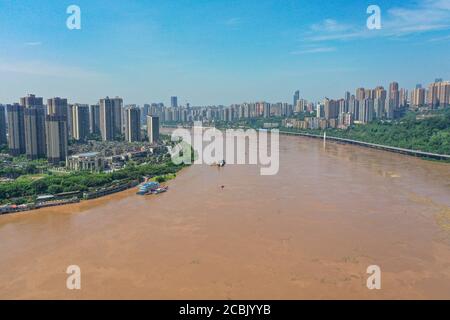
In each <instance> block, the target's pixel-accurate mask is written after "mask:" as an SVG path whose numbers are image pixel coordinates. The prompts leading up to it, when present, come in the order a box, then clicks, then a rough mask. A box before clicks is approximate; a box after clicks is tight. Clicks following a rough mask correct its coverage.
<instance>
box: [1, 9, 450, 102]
mask: <svg viewBox="0 0 450 320" xmlns="http://www.w3.org/2000/svg"><path fill="white" fill-rule="evenodd" d="M69 4H71V3H66V2H61V3H51V2H47V1H46V2H40V3H36V2H33V1H22V2H21V3H16V2H13V1H5V0H1V1H0V9H1V10H0V17H1V19H0V36H1V37H2V39H3V43H4V45H3V47H2V50H1V51H0V59H1V61H2V62H1V63H0V71H1V73H2V75H3V77H1V79H0V86H1V87H2V88H3V90H2V91H1V92H0V102H1V103H4V104H7V103H13V102H14V101H16V97H18V96H22V95H23V92H24V91H25V92H35V93H36V94H39V95H40V96H45V97H53V96H58V95H59V96H63V97H67V98H68V100H69V101H73V102H80V103H88V104H93V103H97V101H98V96H107V95H111V92H113V93H114V94H117V95H119V96H120V97H122V98H123V99H124V101H127V102H130V103H134V104H139V105H143V104H144V103H148V102H149V101H154V102H157V101H163V102H164V104H165V105H170V97H172V96H177V97H178V104H180V105H185V104H186V103H187V102H189V103H191V104H192V105H211V104H224V105H227V104H232V103H236V102H237V101H257V100H260V99H261V98H264V99H267V100H269V101H274V102H275V101H292V93H293V92H294V91H295V90H298V89H299V90H300V94H301V97H303V98H306V99H308V100H312V101H320V100H322V99H323V98H324V97H325V96H327V97H341V96H342V94H343V93H344V92H345V91H346V90H348V88H357V87H376V86H377V85H383V86H384V87H385V88H386V87H387V86H388V84H389V83H388V82H385V79H395V80H396V81H398V82H399V83H400V84H401V86H402V87H404V88H408V89H409V90H411V89H413V88H414V87H415V85H416V83H422V84H423V85H424V86H427V85H428V83H431V82H433V81H434V79H435V78H444V79H448V78H449V74H450V62H449V60H448V59H446V52H447V51H448V49H450V44H449V41H448V40H449V38H450V34H449V28H450V24H449V23H448V21H449V19H450V5H449V3H448V2H447V1H443V0H421V1H408V2H405V1H377V3H376V4H377V5H378V6H379V7H380V8H381V15H382V28H381V29H380V30H368V29H367V28H366V19H367V17H368V16H369V15H368V14H367V13H366V9H367V7H368V5H369V4H371V3H369V2H365V1H348V2H345V3H324V4H322V3H321V4H317V3H314V2H306V1H286V2H284V3H283V5H280V3H279V2H278V1H277V2H275V1H258V2H256V1H247V2H245V3H241V2H239V3H238V2H229V1H227V2H225V1H217V2H214V3H208V2H198V3H194V4H189V5H188V4H187V3H184V2H178V3H166V2H162V1H155V2H152V4H148V3H147V4H143V3H139V2H137V1H136V2H134V1H133V2H132V1H130V2H127V3H126V4H123V3H118V2H109V3H108V6H102V4H101V3H92V2H88V1H77V3H76V5H78V6H79V7H80V8H81V19H82V20H81V21H82V27H81V30H69V29H67V28H66V26H65V22H66V19H67V17H68V15H67V14H66V8H67V6H68V5H69ZM275 8H276V10H274V9H275ZM318 17H320V18H318ZM132 34H139V37H134V36H131V37H130V35H132ZM269 40H270V41H269ZM94 53H95V54H94ZM414 66H415V67H414Z"/></svg>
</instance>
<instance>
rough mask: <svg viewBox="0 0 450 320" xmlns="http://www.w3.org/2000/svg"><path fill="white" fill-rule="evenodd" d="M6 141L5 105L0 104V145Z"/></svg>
mask: <svg viewBox="0 0 450 320" xmlns="http://www.w3.org/2000/svg"><path fill="white" fill-rule="evenodd" d="M7 143H8V140H7V139H6V109H5V106H4V105H2V104H0V145H5V144H7Z"/></svg>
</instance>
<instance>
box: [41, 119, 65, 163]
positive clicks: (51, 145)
mask: <svg viewBox="0 0 450 320" xmlns="http://www.w3.org/2000/svg"><path fill="white" fill-rule="evenodd" d="M45 134H46V138H47V143H46V146H47V160H48V162H50V163H52V164H59V163H60V162H62V161H66V157H67V140H68V137H67V117H66V116H62V115H61V116H60V115H47V116H46V119H45Z"/></svg>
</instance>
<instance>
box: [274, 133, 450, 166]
mask: <svg viewBox="0 0 450 320" xmlns="http://www.w3.org/2000/svg"><path fill="white" fill-rule="evenodd" d="M280 133H282V134H289V135H299V136H305V137H311V138H316V139H323V136H321V135H318V134H312V133H305V132H291V131H283V130H280ZM326 139H327V140H334V141H338V142H343V143H350V144H356V145H360V146H364V147H369V148H373V149H380V150H386V151H390V152H396V153H401V154H407V155H410V156H414V157H426V158H432V159H438V160H450V155H447V154H438V153H432V152H424V151H419V150H411V149H405V148H397V147H391V146H385V145H382V144H376V143H370V142H363V141H358V140H352V139H345V138H338V137H332V136H326Z"/></svg>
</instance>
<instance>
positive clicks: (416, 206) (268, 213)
mask: <svg viewBox="0 0 450 320" xmlns="http://www.w3.org/2000/svg"><path fill="white" fill-rule="evenodd" d="M169 186H170V189H169V192H167V193H164V194H160V195H157V196H145V197H143V196H137V195H135V192H136V190H128V191H125V192H122V193H118V194H115V195H111V196H107V197H104V198H101V199H96V200H91V201H87V202H82V203H79V204H72V205H67V206H62V207H55V208H48V209H41V210H37V211H33V212H28V213H20V214H14V215H4V216H0V298H7V299H17V298H31V299H37V298H41V299H48V298H57V299H81V298H83V299H91V298H105V299H110V298H111V299H121V298H124V299H135V298H136V299H141V298H142V299H153V298H157V299H260V298H261V299H301V298H310V299H321V298H331V299H338V298H342V299H346V298H350V299H356V298H362V299H379V298H387V299H391V298H395V299H402V298H413V299H421V298H439V299H441V298H446V299H450V228H449V227H450V165H449V164H443V163H436V162H430V161H425V160H421V159H417V158H413V157H409V156H404V155H399V154H394V153H389V152H384V151H378V150H372V149H366V148H362V147H358V146H351V145H340V144H336V143H327V144H326V146H324V145H323V143H322V141H319V140H315V139H310V138H304V137H293V136H281V137H280V170H279V173H278V174H277V175H273V176H261V175H260V171H259V168H258V167H257V166H254V165H227V166H226V167H223V168H218V167H213V166H207V165H193V166H191V167H188V168H186V169H183V170H182V171H181V172H180V173H179V174H178V176H177V178H176V179H175V180H172V181H171V182H169ZM222 186H223V188H222ZM69 265H78V266H79V267H80V268H81V290H68V289H67V288H66V279H67V277H68V275H67V274H66V268H67V267H68V266H69ZM370 265H378V266H379V267H380V268H381V289H380V290H369V289H368V288H367V287H366V280H367V278H368V276H369V275H368V274H367V273H366V269H367V267H368V266H370Z"/></svg>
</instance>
